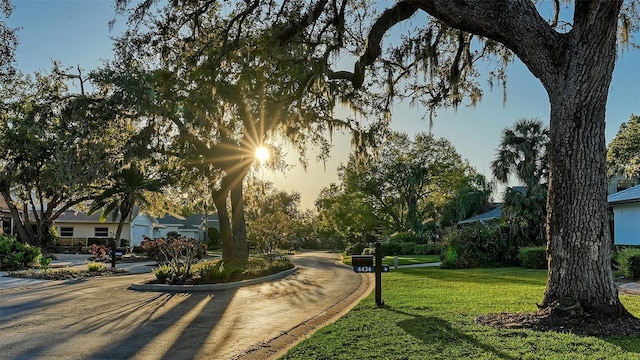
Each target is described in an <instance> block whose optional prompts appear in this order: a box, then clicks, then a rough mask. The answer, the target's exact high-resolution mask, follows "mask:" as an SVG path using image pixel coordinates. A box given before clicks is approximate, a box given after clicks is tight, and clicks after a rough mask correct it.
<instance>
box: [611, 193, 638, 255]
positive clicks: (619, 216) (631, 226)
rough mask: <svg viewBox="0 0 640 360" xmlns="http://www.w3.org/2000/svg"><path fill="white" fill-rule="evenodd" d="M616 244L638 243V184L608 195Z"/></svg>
mask: <svg viewBox="0 0 640 360" xmlns="http://www.w3.org/2000/svg"><path fill="white" fill-rule="evenodd" d="M607 200H608V201H609V206H611V208H612V209H613V239H614V243H615V244H616V245H640V185H636V186H634V187H631V188H628V189H626V190H623V191H620V192H617V193H615V194H612V195H609V197H608V198H607Z"/></svg>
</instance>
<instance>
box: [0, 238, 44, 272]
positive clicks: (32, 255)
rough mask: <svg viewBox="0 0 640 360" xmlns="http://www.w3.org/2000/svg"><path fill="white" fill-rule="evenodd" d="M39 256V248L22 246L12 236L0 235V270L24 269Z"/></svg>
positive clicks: (27, 245)
mask: <svg viewBox="0 0 640 360" xmlns="http://www.w3.org/2000/svg"><path fill="white" fill-rule="evenodd" d="M40 256H41V252H40V248H38V247H33V246H31V245H29V244H23V243H21V242H19V241H18V240H16V238H15V237H13V236H7V235H2V234H0V270H2V271H13V270H20V269H25V268H28V267H29V266H31V265H32V264H34V262H35V261H36V259H38V258H39V257H40Z"/></svg>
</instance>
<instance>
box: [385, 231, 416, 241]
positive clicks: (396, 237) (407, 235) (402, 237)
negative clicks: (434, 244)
mask: <svg viewBox="0 0 640 360" xmlns="http://www.w3.org/2000/svg"><path fill="white" fill-rule="evenodd" d="M390 240H391V242H412V243H415V242H417V241H418V239H417V236H416V234H414V233H412V232H410V231H403V232H397V233H395V234H393V235H391V237H390Z"/></svg>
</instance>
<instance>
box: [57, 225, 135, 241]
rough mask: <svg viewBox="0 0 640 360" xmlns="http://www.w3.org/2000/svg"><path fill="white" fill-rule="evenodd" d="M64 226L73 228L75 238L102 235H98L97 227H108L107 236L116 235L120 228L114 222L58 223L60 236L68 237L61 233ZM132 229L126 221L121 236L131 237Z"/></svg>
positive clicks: (123, 237) (124, 237)
mask: <svg viewBox="0 0 640 360" xmlns="http://www.w3.org/2000/svg"><path fill="white" fill-rule="evenodd" d="M63 227H72V228H73V237H74V238H93V237H101V236H96V235H95V233H96V228H105V227H106V228H107V229H108V230H107V234H108V236H107V237H115V236H116V231H117V230H118V224H114V223H60V222H57V223H56V231H57V232H58V236H60V237H66V236H62V235H61V231H60V229H61V228H63ZM130 237H131V236H130V229H129V224H128V223H125V224H124V226H123V228H122V234H120V238H122V239H129V238H130Z"/></svg>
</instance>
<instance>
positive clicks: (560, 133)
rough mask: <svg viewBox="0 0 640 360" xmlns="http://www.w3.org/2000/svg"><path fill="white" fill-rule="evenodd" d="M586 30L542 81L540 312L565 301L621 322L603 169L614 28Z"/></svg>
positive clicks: (578, 31) (605, 24)
mask: <svg viewBox="0 0 640 360" xmlns="http://www.w3.org/2000/svg"><path fill="white" fill-rule="evenodd" d="M581 10H584V11H585V12H586V11H589V10H590V9H586V8H585V9H580V6H576V12H580V11H581ZM578 15H580V14H578ZM581 25H582V26H581ZM588 25H589V26H588V28H587V27H586V23H576V25H575V26H574V29H573V30H572V33H570V35H571V37H570V41H567V42H566V43H565V44H564V46H565V48H564V49H563V50H565V51H564V52H562V53H561V55H564V58H562V59H561V60H562V63H561V66H559V67H558V68H556V69H554V70H555V71H554V72H553V73H549V74H547V76H545V79H546V80H547V81H544V79H543V83H544V84H545V87H546V88H547V91H548V93H549V99H550V102H551V123H550V130H551V144H550V164H549V167H550V178H549V192H548V198H547V253H548V256H549V278H548V281H547V289H546V291H545V295H544V300H543V304H542V305H543V306H544V307H546V306H550V305H551V304H553V302H554V301H556V300H558V299H561V298H565V297H569V298H573V299H575V300H578V301H579V302H580V304H581V305H582V306H583V307H584V308H585V310H587V311H590V312H596V313H603V314H608V315H611V316H621V315H628V313H627V311H626V310H625V309H624V307H623V306H622V304H621V303H620V300H619V299H618V292H617V289H616V286H615V284H614V281H613V276H612V270H611V251H612V249H611V247H612V243H611V235H610V232H609V221H608V214H607V193H606V191H607V190H606V189H607V187H606V164H605V154H606V144H605V108H606V103H607V95H608V91H609V84H610V82H611V77H612V73H613V68H614V63H615V54H616V47H615V41H616V38H615V35H616V26H617V21H615V19H613V20H611V19H607V20H605V21H598V23H597V24H596V23H595V22H591V23H589V24H588ZM583 26H585V27H583ZM595 64H597V66H595Z"/></svg>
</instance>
